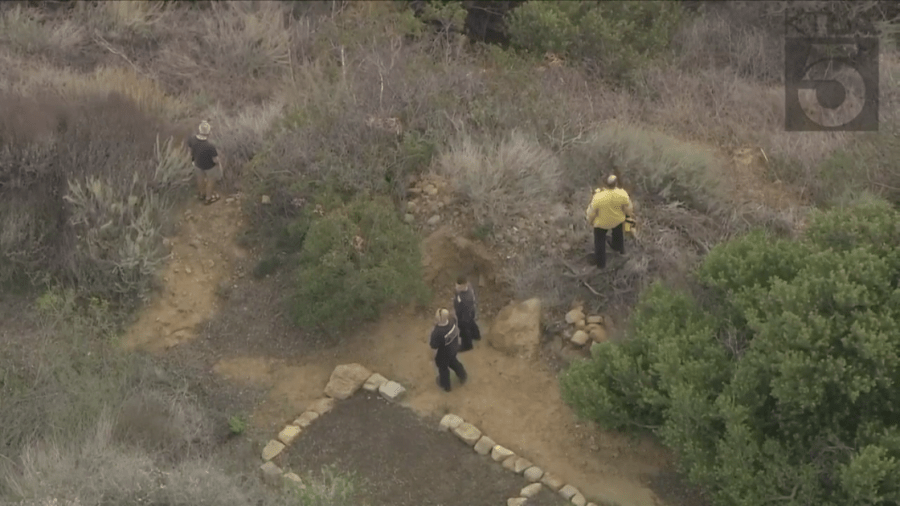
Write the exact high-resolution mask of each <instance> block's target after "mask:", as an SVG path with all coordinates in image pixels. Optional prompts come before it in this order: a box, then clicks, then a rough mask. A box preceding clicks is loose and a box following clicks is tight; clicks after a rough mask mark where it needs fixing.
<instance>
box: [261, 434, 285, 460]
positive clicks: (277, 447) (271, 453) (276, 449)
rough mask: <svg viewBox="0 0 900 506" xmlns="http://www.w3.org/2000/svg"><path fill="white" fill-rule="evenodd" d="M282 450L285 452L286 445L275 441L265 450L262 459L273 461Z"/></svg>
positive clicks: (270, 442)
mask: <svg viewBox="0 0 900 506" xmlns="http://www.w3.org/2000/svg"><path fill="white" fill-rule="evenodd" d="M281 450H284V443H282V442H281V441H276V440H274V439H273V440H271V441H269V444H267V445H266V447H265V448H263V451H262V459H263V460H265V461H269V460H272V459H274V458H275V457H277V456H278V454H279V453H281Z"/></svg>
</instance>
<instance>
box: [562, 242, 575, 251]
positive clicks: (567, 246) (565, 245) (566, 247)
mask: <svg viewBox="0 0 900 506" xmlns="http://www.w3.org/2000/svg"><path fill="white" fill-rule="evenodd" d="M559 247H560V249H562V250H563V251H570V250H571V249H572V245H571V244H569V243H567V242H563V243H562V244H560V245H559Z"/></svg>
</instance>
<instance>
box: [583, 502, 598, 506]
mask: <svg viewBox="0 0 900 506" xmlns="http://www.w3.org/2000/svg"><path fill="white" fill-rule="evenodd" d="M584 506H597V505H596V504H594V503H592V502H589V503H587V504H585V505H584Z"/></svg>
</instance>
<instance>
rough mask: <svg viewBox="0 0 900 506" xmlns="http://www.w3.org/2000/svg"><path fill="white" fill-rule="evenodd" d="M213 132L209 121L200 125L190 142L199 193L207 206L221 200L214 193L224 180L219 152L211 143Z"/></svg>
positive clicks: (189, 146)
mask: <svg viewBox="0 0 900 506" xmlns="http://www.w3.org/2000/svg"><path fill="white" fill-rule="evenodd" d="M210 130H212V127H210V125H209V122H208V121H203V122H201V123H200V128H199V129H198V130H197V135H195V136H194V137H191V138H190V139H189V140H188V148H190V150H191V161H192V162H193V163H194V176H195V177H196V178H197V191H198V192H199V194H200V195H199V198H200V200H202V201H204V202H206V203H207V204H212V203H213V202H215V201H217V200H219V194H217V193H215V192H214V191H213V186H214V185H215V182H216V181H218V180H219V179H221V178H222V167H221V166H220V165H219V152H218V151H216V147H215V146H213V145H212V143H211V142H209V140H207V139H209V132H210Z"/></svg>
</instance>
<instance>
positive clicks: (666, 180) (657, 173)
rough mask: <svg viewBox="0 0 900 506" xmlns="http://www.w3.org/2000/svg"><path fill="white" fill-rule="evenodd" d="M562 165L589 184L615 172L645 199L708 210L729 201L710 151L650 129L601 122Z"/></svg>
mask: <svg viewBox="0 0 900 506" xmlns="http://www.w3.org/2000/svg"><path fill="white" fill-rule="evenodd" d="M565 166H566V169H567V170H568V171H570V172H571V173H572V174H573V177H576V178H578V179H579V180H582V181H585V183H586V184H589V185H596V184H597V183H598V182H599V179H600V177H601V176H602V175H604V174H606V173H615V174H618V175H619V177H621V178H622V181H623V182H624V184H625V185H628V186H631V187H632V188H634V189H635V190H637V195H639V196H641V197H643V198H644V199H645V200H647V201H648V203H650V202H654V203H658V204H663V203H672V202H679V203H681V204H683V205H685V206H687V207H689V208H691V209H694V210H697V211H699V212H702V213H706V214H710V215H714V214H717V213H719V212H721V211H722V210H723V209H724V207H725V206H726V205H727V203H728V198H727V196H726V194H725V188H724V185H723V181H724V180H725V178H726V174H724V173H723V170H722V166H721V164H720V163H719V161H718V160H717V159H716V158H715V156H714V155H713V154H712V153H710V152H707V151H705V150H703V149H702V148H701V147H700V146H696V145H692V144H688V143H685V142H681V141H679V140H677V139H675V138H672V137H670V136H668V135H665V134H662V133H658V132H654V131H652V130H643V129H640V128H637V127H634V126H629V125H622V124H614V125H611V126H608V127H604V128H601V129H599V130H597V131H595V132H593V133H591V134H590V135H589V136H588V138H587V139H586V140H585V141H584V142H582V143H578V144H576V145H574V146H573V147H572V149H571V150H569V151H568V152H567V153H566V161H565Z"/></svg>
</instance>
